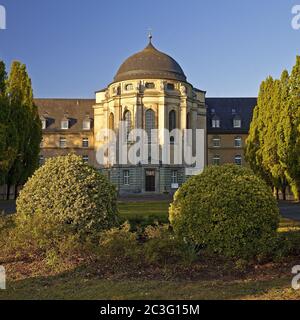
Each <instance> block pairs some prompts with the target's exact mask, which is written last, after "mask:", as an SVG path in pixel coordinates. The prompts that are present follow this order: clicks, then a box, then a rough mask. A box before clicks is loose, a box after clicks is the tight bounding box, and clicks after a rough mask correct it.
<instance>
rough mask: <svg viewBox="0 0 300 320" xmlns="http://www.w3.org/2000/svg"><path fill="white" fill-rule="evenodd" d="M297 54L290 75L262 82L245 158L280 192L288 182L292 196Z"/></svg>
mask: <svg viewBox="0 0 300 320" xmlns="http://www.w3.org/2000/svg"><path fill="white" fill-rule="evenodd" d="M299 79H300V56H297V59H296V65H295V66H294V68H293V70H292V73H291V75H290V76H289V74H288V72H287V71H286V70H285V71H283V73H282V75H281V79H280V80H273V78H271V77H268V78H267V79H266V80H265V81H263V82H262V84H261V86H260V92H259V96H258V102H257V106H256V107H255V109H254V114H253V119H252V122H251V126H250V132H249V137H248V139H247V143H246V150H245V154H246V160H247V161H248V163H249V164H250V166H251V168H252V169H253V171H254V172H255V173H257V174H259V175H260V176H261V177H263V178H264V179H265V181H266V182H267V183H268V184H270V185H272V186H274V187H276V188H278V189H281V190H282V191H283V193H285V189H286V187H287V185H288V184H289V185H290V187H291V190H292V191H293V193H294V196H295V197H296V198H298V197H299V194H300V192H299V190H300V169H299V168H300V157H299V154H300V135H299V128H300V98H299V97H300V85H299Z"/></svg>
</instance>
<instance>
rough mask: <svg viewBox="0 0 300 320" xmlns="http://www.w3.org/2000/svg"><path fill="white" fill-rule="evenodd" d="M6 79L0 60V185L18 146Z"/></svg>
mask: <svg viewBox="0 0 300 320" xmlns="http://www.w3.org/2000/svg"><path fill="white" fill-rule="evenodd" d="M6 80H7V74H6V70H5V64H4V62H3V61H0V185H2V184H5V182H6V178H7V174H8V172H9V170H10V168H11V166H12V164H13V162H14V160H15V159H16V156H17V148H18V136H17V131H16V127H15V124H14V122H13V119H12V114H11V108H10V104H9V101H8V99H7V96H6Z"/></svg>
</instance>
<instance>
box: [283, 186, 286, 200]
mask: <svg viewBox="0 0 300 320" xmlns="http://www.w3.org/2000/svg"><path fill="white" fill-rule="evenodd" d="M282 200H284V201H286V187H283V188H282Z"/></svg>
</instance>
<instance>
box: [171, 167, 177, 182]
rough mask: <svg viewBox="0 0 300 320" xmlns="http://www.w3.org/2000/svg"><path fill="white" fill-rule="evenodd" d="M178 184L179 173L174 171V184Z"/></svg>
mask: <svg viewBox="0 0 300 320" xmlns="http://www.w3.org/2000/svg"><path fill="white" fill-rule="evenodd" d="M177 183H178V171H177V170H172V184H177Z"/></svg>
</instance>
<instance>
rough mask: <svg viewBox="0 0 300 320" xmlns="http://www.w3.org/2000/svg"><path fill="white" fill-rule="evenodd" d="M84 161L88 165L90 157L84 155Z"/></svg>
mask: <svg viewBox="0 0 300 320" xmlns="http://www.w3.org/2000/svg"><path fill="white" fill-rule="evenodd" d="M82 161H83V162H84V163H88V162H89V156H88V155H83V156H82Z"/></svg>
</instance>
